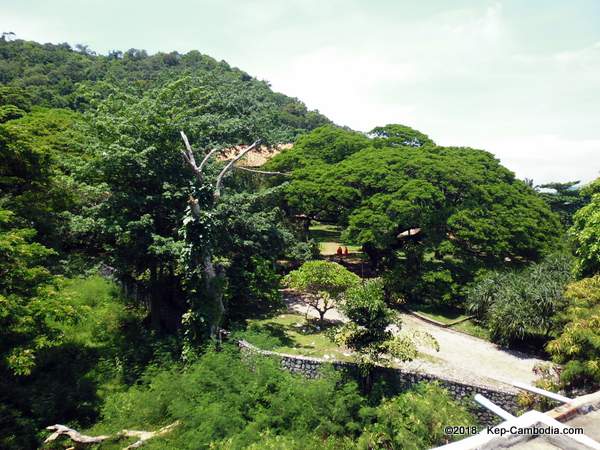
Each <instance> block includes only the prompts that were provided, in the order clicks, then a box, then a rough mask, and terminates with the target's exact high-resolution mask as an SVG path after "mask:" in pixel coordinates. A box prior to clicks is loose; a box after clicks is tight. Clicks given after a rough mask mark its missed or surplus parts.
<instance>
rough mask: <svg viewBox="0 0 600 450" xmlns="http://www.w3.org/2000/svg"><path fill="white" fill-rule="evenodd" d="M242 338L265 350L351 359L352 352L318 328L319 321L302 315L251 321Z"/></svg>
mask: <svg viewBox="0 0 600 450" xmlns="http://www.w3.org/2000/svg"><path fill="white" fill-rule="evenodd" d="M239 337H241V338H243V339H246V340H247V341H248V342H250V343H251V344H254V345H256V346H257V347H260V348H262V349H265V350H272V351H275V352H279V353H288V354H292V355H303V356H313V357H318V358H323V357H328V358H330V359H337V360H341V361H348V360H350V359H351V357H350V356H349V352H348V351H345V350H344V349H342V348H340V347H338V346H337V345H336V344H335V343H334V342H333V341H331V339H329V338H328V337H327V335H326V333H325V330H323V329H319V328H318V326H317V323H316V321H314V320H309V321H307V320H306V319H305V318H304V316H303V315H300V314H293V313H284V314H279V315H277V316H275V317H271V318H269V319H257V320H251V321H249V324H248V328H247V330H246V331H244V332H241V333H239Z"/></svg>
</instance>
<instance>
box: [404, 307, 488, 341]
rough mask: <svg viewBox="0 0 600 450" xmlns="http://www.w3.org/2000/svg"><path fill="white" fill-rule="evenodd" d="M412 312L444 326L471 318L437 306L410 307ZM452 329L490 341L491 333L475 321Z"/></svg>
mask: <svg viewBox="0 0 600 450" xmlns="http://www.w3.org/2000/svg"><path fill="white" fill-rule="evenodd" d="M407 307H408V308H409V309H410V310H411V311H415V312H418V313H419V314H422V315H424V316H426V317H429V318H430V319H433V320H436V321H438V322H441V323H443V324H446V325H447V324H451V323H453V322H456V321H457V320H461V319H466V318H467V317H469V316H468V315H467V314H465V313H464V312H463V311H460V310H459V309H456V308H450V307H446V308H444V307H442V306H437V305H425V304H423V305H408V306H407ZM450 329H452V330H457V331H461V332H463V333H467V334H470V335H471V336H475V337H478V338H481V339H486V340H489V332H488V330H487V329H485V328H484V327H482V326H481V325H479V324H478V323H477V322H476V321H475V320H473V319H469V320H466V321H464V322H460V323H457V324H456V325H452V326H450Z"/></svg>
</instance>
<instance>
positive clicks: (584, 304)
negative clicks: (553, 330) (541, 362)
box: [548, 275, 600, 390]
mask: <svg viewBox="0 0 600 450" xmlns="http://www.w3.org/2000/svg"><path fill="white" fill-rule="evenodd" d="M565 297H566V298H567V300H568V304H569V306H568V308H567V309H566V311H565V312H564V313H563V314H562V315H561V316H560V319H561V320H562V321H563V323H564V328H563V330H562V332H561V333H560V335H559V336H558V337H557V338H556V339H555V340H553V341H551V342H550V343H549V344H548V352H549V353H550V354H551V355H552V359H553V360H554V362H556V363H559V364H562V365H564V370H563V371H562V372H561V381H562V383H563V384H564V385H566V386H568V387H571V388H587V389H590V390H591V389H598V387H600V275H595V276H594V277H591V278H584V279H583V280H580V281H577V282H575V283H572V284H570V285H569V286H568V288H567V290H566V292H565Z"/></svg>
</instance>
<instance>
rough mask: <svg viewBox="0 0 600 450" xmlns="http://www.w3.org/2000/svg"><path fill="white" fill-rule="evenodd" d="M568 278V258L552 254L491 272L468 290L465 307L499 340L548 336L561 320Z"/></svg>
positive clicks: (508, 342)
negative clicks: (515, 267)
mask: <svg viewBox="0 0 600 450" xmlns="http://www.w3.org/2000/svg"><path fill="white" fill-rule="evenodd" d="M570 278H571V258H569V257H568V256H565V255H561V254H558V255H552V256H549V257H548V258H546V259H544V260H543V261H541V262H539V263H534V264H531V265H530V266H528V267H527V268H526V269H524V270H522V271H519V272H514V271H508V272H492V273H490V274H488V275H486V276H485V277H483V278H482V279H481V280H479V281H478V282H477V283H476V284H475V285H474V286H473V287H472V288H471V290H470V292H469V295H468V300H467V305H466V306H467V309H468V311H470V312H472V313H474V314H475V315H476V316H477V317H479V318H480V319H481V320H482V321H483V322H484V323H485V324H486V326H487V327H488V329H489V330H490V335H491V338H492V339H493V340H494V341H496V342H499V343H501V344H505V345H506V344H511V343H515V342H523V341H526V340H528V339H529V340H531V339H535V338H537V337H540V338H543V339H545V340H547V339H548V338H549V337H550V336H551V333H552V332H555V331H556V330H557V328H558V326H559V324H560V322H559V320H558V315H557V314H558V313H560V312H561V311H563V310H564V308H565V307H566V306H567V302H566V300H565V298H564V295H563V292H564V289H565V287H566V285H567V283H568V282H569V280H570Z"/></svg>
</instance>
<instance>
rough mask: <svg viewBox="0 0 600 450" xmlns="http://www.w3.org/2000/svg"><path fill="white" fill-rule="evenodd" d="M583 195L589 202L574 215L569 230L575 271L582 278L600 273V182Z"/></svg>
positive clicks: (595, 183)
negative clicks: (573, 252) (573, 242)
mask: <svg viewBox="0 0 600 450" xmlns="http://www.w3.org/2000/svg"><path fill="white" fill-rule="evenodd" d="M584 194H588V195H590V196H591V201H590V203H589V204H587V205H586V206H584V207H583V208H581V209H580V210H579V211H577V212H576V213H575V215H574V216H573V226H572V227H571V229H570V234H571V236H572V237H573V240H574V241H575V255H576V256H577V264H576V267H575V270H576V272H577V274H578V275H579V276H582V277H585V276H591V275H594V274H595V273H598V272H600V182H599V181H598V180H596V181H595V182H594V183H592V184H591V185H590V186H589V187H588V188H587V189H584Z"/></svg>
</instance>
